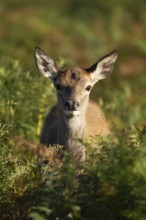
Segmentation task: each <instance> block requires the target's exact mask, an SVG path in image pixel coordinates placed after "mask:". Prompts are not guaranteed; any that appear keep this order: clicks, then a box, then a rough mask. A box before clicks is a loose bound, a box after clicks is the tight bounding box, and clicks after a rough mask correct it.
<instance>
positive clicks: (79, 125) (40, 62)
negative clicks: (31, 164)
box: [35, 48, 118, 161]
mask: <svg viewBox="0 0 146 220" xmlns="http://www.w3.org/2000/svg"><path fill="white" fill-rule="evenodd" d="M117 56H118V55H117V52H116V51H113V52H111V53H110V54H108V55H106V56H105V57H103V58H101V59H100V60H99V61H98V62H96V63H95V64H94V65H92V66H91V67H89V68H86V69H83V68H78V67H73V68H70V69H66V68H57V66H56V64H55V62H54V60H53V59H52V58H50V57H48V56H47V55H46V54H45V53H44V52H43V51H42V50H41V49H40V48H36V50H35V59H36V64H37V67H38V69H39V71H40V73H41V74H43V75H44V76H45V77H48V78H50V79H51V80H52V82H53V84H54V86H55V88H56V91H57V98H58V104H57V105H55V106H54V107H52V109H51V111H50V112H49V114H48V115H47V117H46V120H45V123H44V127H43V129H42V134H41V139H40V142H41V143H42V144H45V145H52V144H58V145H62V146H64V149H65V150H66V151H68V152H69V153H70V154H71V155H72V156H73V157H74V158H75V159H77V160H79V161H84V160H85V146H84V145H83V144H82V143H81V141H80V140H79V139H83V138H89V137H90V136H91V135H92V136H93V135H108V134H109V133H110V131H109V128H108V125H107V122H106V119H105V116H104V114H103V113H102V111H101V109H100V108H99V107H98V106H97V105H96V104H94V103H92V102H89V94H90V92H91V89H92V87H93V86H94V85H95V83H96V82H98V81H99V80H101V79H104V78H106V77H107V76H108V75H110V74H111V73H112V71H113V67H114V64H115V62H116V59H117Z"/></svg>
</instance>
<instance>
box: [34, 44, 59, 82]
mask: <svg viewBox="0 0 146 220" xmlns="http://www.w3.org/2000/svg"><path fill="white" fill-rule="evenodd" d="M35 60H36V64H37V67H38V70H39V71H40V73H41V74H42V75H44V76H45V77H48V78H51V79H53V78H54V77H55V76H56V75H57V66H56V64H55V62H54V60H53V59H52V58H50V57H48V56H47V55H46V54H45V53H44V52H43V51H42V50H41V49H40V48H39V47H36V49H35Z"/></svg>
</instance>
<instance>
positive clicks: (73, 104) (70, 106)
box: [65, 100, 79, 111]
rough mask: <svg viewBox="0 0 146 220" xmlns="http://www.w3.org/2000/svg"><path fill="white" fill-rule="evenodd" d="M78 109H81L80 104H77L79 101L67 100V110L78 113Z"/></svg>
mask: <svg viewBox="0 0 146 220" xmlns="http://www.w3.org/2000/svg"><path fill="white" fill-rule="evenodd" d="M78 107H79V102H77V101H71V100H67V101H66V102H65V108H66V109H67V110H72V111H76V110H77V108H78Z"/></svg>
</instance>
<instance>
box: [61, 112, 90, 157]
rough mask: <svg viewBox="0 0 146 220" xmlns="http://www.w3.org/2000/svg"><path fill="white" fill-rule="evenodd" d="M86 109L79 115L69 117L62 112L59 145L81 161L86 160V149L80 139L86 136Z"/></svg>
mask: <svg viewBox="0 0 146 220" xmlns="http://www.w3.org/2000/svg"><path fill="white" fill-rule="evenodd" d="M85 128H86V109H84V110H83V111H82V112H80V114H79V115H77V116H73V117H68V116H66V115H65V114H64V113H62V112H61V111H60V118H59V128H58V144H59V145H63V146H64V148H65V150H67V151H68V152H69V153H70V154H72V155H73V156H74V157H75V158H77V157H78V159H79V160H81V161H82V160H84V155H85V149H84V146H83V144H82V143H81V141H80V139H82V138H84V136H85V132H86V131H85Z"/></svg>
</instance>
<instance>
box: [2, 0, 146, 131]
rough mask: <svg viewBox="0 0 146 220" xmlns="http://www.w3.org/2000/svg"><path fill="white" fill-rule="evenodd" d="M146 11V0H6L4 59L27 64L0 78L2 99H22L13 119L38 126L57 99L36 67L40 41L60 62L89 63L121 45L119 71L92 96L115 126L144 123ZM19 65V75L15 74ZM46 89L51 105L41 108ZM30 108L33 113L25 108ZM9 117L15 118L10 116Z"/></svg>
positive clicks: (47, 102) (43, 47)
mask: <svg viewBox="0 0 146 220" xmlns="http://www.w3.org/2000/svg"><path fill="white" fill-rule="evenodd" d="M145 12H146V2H145V0H133V1H131V0H123V1H119V0H110V1H108V2H105V1H95V0H91V1H87V0H84V1H83V0H78V1H77V0H74V1H68V0H62V1H57V0H54V1H47V0H44V1H42V0H37V1H34V0H31V1H30V0H29V1H28V0H14V1H10V0H1V2H0V15H1V16H0V17H1V18H0V56H1V63H2V65H3V67H4V68H5V67H6V66H8V65H7V64H6V62H7V60H9V59H13V60H15V62H16V60H17V62H18V63H21V64H22V66H23V67H22V69H21V70H19V71H17V70H18V68H17V67H15V66H19V64H16V63H15V64H13V65H12V64H11V65H12V66H11V65H10V67H9V68H7V70H8V69H9V70H10V69H13V73H11V71H9V73H3V74H1V78H2V77H4V76H5V80H6V81H7V82H5V83H1V84H2V85H1V91H2V92H1V97H2V99H5V100H11V99H15V100H16V101H17V102H18V105H17V108H16V109H17V111H15V114H14V111H13V117H11V118H12V119H13V121H15V122H16V121H20V122H22V123H24V125H25V126H26V127H29V128H30V127H31V128H32V127H33V128H32V130H33V129H34V127H36V123H38V124H39V125H37V126H40V124H41V123H42V119H38V116H37V115H39V114H43V116H40V117H42V118H43V117H44V115H45V114H46V112H47V111H48V109H49V107H50V105H51V104H52V102H53V101H52V102H51V101H50V97H52V96H53V93H54V92H53V91H54V90H51V91H52V92H51V91H48V92H47V88H48V85H49V82H47V83H46V82H45V80H44V79H42V78H41V76H40V75H39V73H38V71H37V69H36V67H35V62H34V48H35V47H36V46H39V47H41V48H42V49H43V50H44V51H46V52H47V53H48V55H50V56H52V57H53V58H54V59H55V60H56V61H57V62H58V64H60V65H62V64H64V63H65V64H66V65H68V66H73V65H77V66H80V67H88V66H90V65H91V64H93V63H94V62H96V61H97V60H98V59H99V58H100V57H102V56H104V55H105V54H107V53H109V52H111V51H112V50H114V49H116V50H118V52H119V58H118V62H117V64H116V68H115V70H114V73H113V74H112V76H110V77H109V78H108V79H106V80H105V81H101V82H100V83H99V84H97V86H96V87H95V88H94V89H93V92H92V95H91V96H92V99H94V100H95V101H97V102H98V103H99V104H100V105H101V106H102V107H103V109H104V110H105V111H106V113H107V115H108V118H109V121H110V122H112V123H111V127H113V128H115V130H118V129H121V128H123V127H124V126H127V125H129V124H130V123H134V124H144V123H145V115H146V113H145V111H146V110H145V95H146V90H145V81H146V74H145V69H146V64H145V59H146V41H145V36H146V13H145ZM18 60H19V61H18ZM15 69H16V72H19V74H16V72H15ZM24 70H25V71H30V73H29V74H28V73H27V74H28V75H29V76H27V74H26V73H24V72H23V71H24ZM4 72H5V71H4ZM20 72H21V73H20ZM12 74H13V75H12ZM21 74H22V75H21ZM16 75H17V77H16ZM27 78H28V79H27ZM2 81H3V79H2ZM28 81H29V82H28ZM16 82H17V84H16ZM4 85H5V86H4ZM28 85H29V86H28ZM22 87H23V89H22ZM40 87H42V89H41V88H40ZM6 90H7V91H6ZM16 90H17V92H16ZM19 90H20V91H19ZM18 92H19V93H21V95H22V96H23V99H22V96H21V95H20V94H19V95H17V94H16V93H18ZM49 92H50V94H49ZM42 93H44V94H43V95H44V96H45V98H44V103H45V102H46V104H43V105H45V107H44V106H43V110H39V109H40V108H42V106H40V102H42V101H41V100H42ZM6 94H7V95H6ZM48 95H49V97H48ZM36 96H37V97H36ZM54 97H55V95H54ZM52 99H53V98H52ZM46 100H47V101H46ZM19 103H21V104H19ZM30 103H31V104H30ZM50 103H51V104H50ZM26 108H27V109H29V112H28V110H26V112H25V109H26ZM18 109H19V110H18ZM13 110H14V109H13ZM22 111H24V112H25V113H24V114H23V113H22ZM40 111H41V113H40ZM30 112H32V114H31V113H30ZM34 112H36V115H35V114H34ZM18 115H19V117H18ZM21 115H23V117H21ZM26 115H27V117H26ZM34 115H35V116H34ZM6 118H9V121H10V117H5V120H6ZM3 120H4V119H3ZM28 121H29V122H28ZM38 130H40V128H39V129H38ZM37 133H38V134H39V131H38V132H37ZM35 134H36V133H35Z"/></svg>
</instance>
